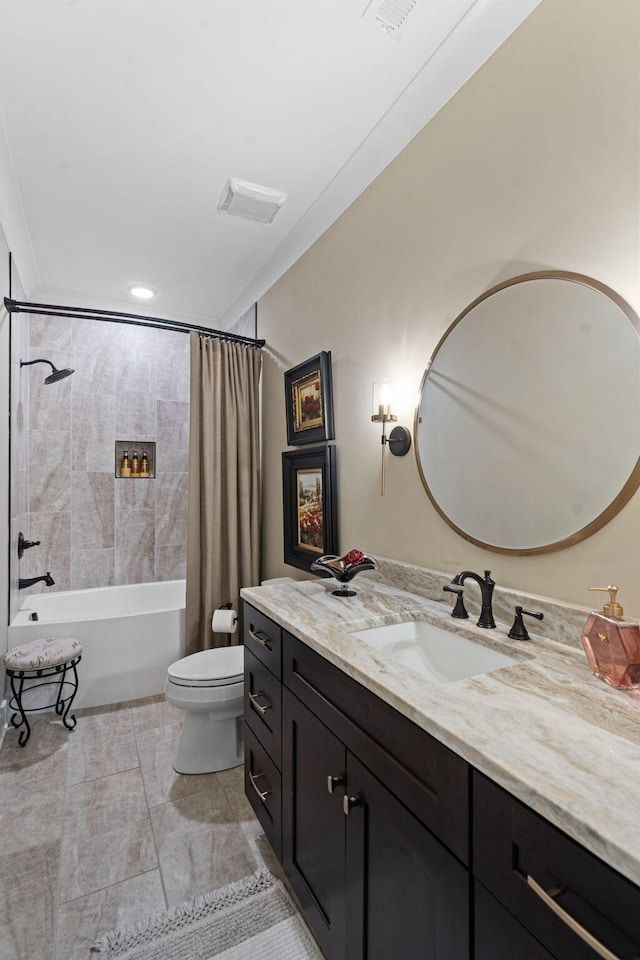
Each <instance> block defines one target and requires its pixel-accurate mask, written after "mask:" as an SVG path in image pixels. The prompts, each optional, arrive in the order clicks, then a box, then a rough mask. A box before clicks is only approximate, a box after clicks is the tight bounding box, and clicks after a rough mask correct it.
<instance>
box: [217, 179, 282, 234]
mask: <svg viewBox="0 0 640 960" xmlns="http://www.w3.org/2000/svg"><path fill="white" fill-rule="evenodd" d="M286 199H287V195H286V193H281V192H280V191H279V190H270V189H269V187H260V186H258V184H257V183H248V182H247V181H246V180H238V179H236V177H231V178H230V179H229V180H227V182H226V184H225V187H224V190H223V191H222V196H221V197H220V200H219V201H218V210H219V211H220V213H228V214H229V215H230V216H232V217H244V218H245V220H255V222H256V223H273V220H274V217H275V215H276V214H277V212H278V210H279V209H280V207H281V206H282V204H283V203H284V202H285V200H286Z"/></svg>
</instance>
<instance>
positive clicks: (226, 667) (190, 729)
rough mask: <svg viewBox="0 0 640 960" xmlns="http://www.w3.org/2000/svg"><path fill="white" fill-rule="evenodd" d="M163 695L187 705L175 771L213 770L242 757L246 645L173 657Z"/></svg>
mask: <svg viewBox="0 0 640 960" xmlns="http://www.w3.org/2000/svg"><path fill="white" fill-rule="evenodd" d="M164 695H165V697H166V698H167V700H168V701H169V703H171V704H172V705H173V706H174V707H177V708H178V709H179V710H184V711H185V718H184V726H183V728H182V735H181V737H180V743H179V744H178V750H177V752H176V756H175V760H174V763H173V769H174V770H175V771H176V773H215V771H216V770H227V769H229V768H230V767H237V766H238V765H239V764H241V763H242V762H243V759H244V755H243V750H244V743H243V733H242V713H243V708H244V700H243V697H244V647H242V646H237V647H217V648H216V649H214V650H201V651H200V653H193V654H191V656H188V657H184V658H183V659H182V660H176V662H175V663H172V664H171V666H170V667H169V669H168V670H167V682H166V685H165V690H164Z"/></svg>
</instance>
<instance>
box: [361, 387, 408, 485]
mask: <svg viewBox="0 0 640 960" xmlns="http://www.w3.org/2000/svg"><path fill="white" fill-rule="evenodd" d="M392 399H393V384H392V383H391V381H390V380H374V383H373V404H372V406H373V412H372V414H371V419H372V421H373V422H374V423H381V424H382V440H381V443H382V464H381V479H380V495H381V496H384V491H385V476H384V450H385V447H386V446H387V445H388V446H389V450H390V451H391V453H392V454H393V455H394V457H404V455H405V454H406V453H408V452H409V450H410V449H411V434H410V433H409V431H408V430H407V428H406V427H394V428H393V430H392V431H391V433H390V434H389V436H388V437H387V434H386V429H387V424H388V423H395V421H396V420H397V419H398V418H397V416H396V415H395V414H394V413H392V412H391V404H392Z"/></svg>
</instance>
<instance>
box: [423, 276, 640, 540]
mask: <svg viewBox="0 0 640 960" xmlns="http://www.w3.org/2000/svg"><path fill="white" fill-rule="evenodd" d="M639 332H640V322H639V320H638V316H637V314H636V313H635V312H634V310H632V308H631V307H630V306H629V304H627V303H626V302H625V301H624V300H622V298H621V297H619V296H618V295H617V294H616V293H615V292H614V291H613V290H610V289H609V288H608V287H605V286H604V285H603V284H601V283H598V281H596V280H592V279H590V278H589V277H585V276H582V275H581V274H575V273H562V272H556V271H553V272H544V273H530V274H525V275H523V276H519V277H515V278H514V279H512V280H508V281H506V282H505V283H501V284H499V285H498V286H496V287H493V288H492V289H491V290H488V291H487V292H486V293H484V294H483V295H482V296H481V297H478V299H477V300H474V302H473V303H472V304H470V305H469V306H468V307H467V308H466V309H465V310H464V311H463V312H462V313H461V314H460V316H459V317H457V319H456V320H455V321H454V322H453V323H452V324H451V326H450V327H449V329H448V330H447V332H446V333H445V335H444V336H443V337H442V339H441V340H440V342H439V344H438V345H437V347H436V349H435V351H434V353H433V356H432V358H431V360H430V361H429V366H428V368H427V370H426V373H425V375H424V377H423V380H422V385H421V389H420V399H419V403H418V408H417V411H416V420H415V429H414V432H415V449H416V458H417V462H418V469H419V471H420V475H421V477H422V482H423V484H424V487H425V489H426V491H427V493H428V495H429V497H430V499H431V501H432V503H433V504H434V506H435V508H436V509H437V511H438V512H439V513H440V515H441V516H442V517H443V518H444V519H445V520H446V522H447V523H448V524H449V526H451V527H453V529H454V530H455V531H456V532H457V533H459V534H460V535H461V536H462V537H465V539H467V540H470V541H471V542H472V543H475V544H477V545H478V546H481V547H486V548H487V549H489V550H494V551H496V552H498V553H511V554H534V553H543V552H546V551H551V550H559V549H561V548H562V547H567V546H569V545H571V544H573V543H576V542H577V541H578V540H582V539H584V538H585V537H588V536H590V535H591V534H592V533H594V532H595V531H596V530H598V529H599V528H600V527H602V526H604V524H605V523H607V522H608V521H609V520H610V519H611V518H612V517H613V516H614V515H615V514H616V513H617V512H618V511H619V510H620V509H621V508H622V507H623V506H624V504H625V503H627V501H628V500H629V499H630V498H631V496H632V495H633V493H634V492H635V490H636V489H637V488H638V485H639V484H640V392H639V388H640V336H639Z"/></svg>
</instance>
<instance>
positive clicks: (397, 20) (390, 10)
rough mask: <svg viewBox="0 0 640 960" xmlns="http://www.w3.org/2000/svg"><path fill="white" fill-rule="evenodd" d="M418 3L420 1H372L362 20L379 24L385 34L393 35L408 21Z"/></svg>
mask: <svg viewBox="0 0 640 960" xmlns="http://www.w3.org/2000/svg"><path fill="white" fill-rule="evenodd" d="M417 2H418V0H371V3H370V4H369V6H368V7H367V9H366V10H365V12H364V13H363V15H362V19H363V20H367V21H368V22H369V23H375V24H377V26H379V27H381V28H382V29H383V30H384V32H385V33H388V34H391V35H393V34H395V33H396V32H397V31H398V30H399V29H400V27H401V26H402V25H403V23H404V22H405V21H406V19H407V17H408V16H409V14H410V13H411V11H412V10H413V8H414V7H415V6H416V4H417Z"/></svg>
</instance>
